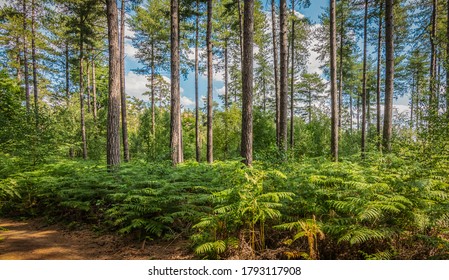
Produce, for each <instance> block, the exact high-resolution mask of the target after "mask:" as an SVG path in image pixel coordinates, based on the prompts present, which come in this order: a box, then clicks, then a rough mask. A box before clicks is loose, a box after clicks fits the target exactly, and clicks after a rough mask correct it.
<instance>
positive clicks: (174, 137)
mask: <svg viewBox="0 0 449 280" xmlns="http://www.w3.org/2000/svg"><path fill="white" fill-rule="evenodd" d="M170 13H171V37H170V41H171V106H170V111H171V115H170V116H171V125H170V136H171V137H170V138H171V139H170V147H171V158H172V162H173V165H177V164H178V163H181V162H183V152H182V142H181V141H182V140H181V133H182V131H181V96H180V92H179V3H178V0H172V1H171V9H170Z"/></svg>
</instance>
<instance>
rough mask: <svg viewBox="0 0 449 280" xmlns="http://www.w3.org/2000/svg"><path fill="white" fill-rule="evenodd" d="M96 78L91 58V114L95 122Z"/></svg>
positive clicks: (93, 62)
mask: <svg viewBox="0 0 449 280" xmlns="http://www.w3.org/2000/svg"><path fill="white" fill-rule="evenodd" d="M96 79H97V77H96V74H95V57H92V99H93V100H92V112H93V115H94V121H96V120H97V80H96Z"/></svg>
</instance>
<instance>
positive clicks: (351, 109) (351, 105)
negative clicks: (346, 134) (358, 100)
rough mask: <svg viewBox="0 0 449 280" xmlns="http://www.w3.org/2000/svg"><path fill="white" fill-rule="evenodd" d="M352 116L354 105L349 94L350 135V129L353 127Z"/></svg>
mask: <svg viewBox="0 0 449 280" xmlns="http://www.w3.org/2000/svg"><path fill="white" fill-rule="evenodd" d="M353 116H354V104H353V99H352V94H349V131H350V133H351V135H352V129H353V126H354V122H353V120H352V117H353Z"/></svg>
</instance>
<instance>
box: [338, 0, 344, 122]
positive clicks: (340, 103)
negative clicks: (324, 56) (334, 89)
mask: <svg viewBox="0 0 449 280" xmlns="http://www.w3.org/2000/svg"><path fill="white" fill-rule="evenodd" d="M341 2H342V4H341V8H340V12H341V14H340V15H341V19H340V21H341V23H340V48H339V54H340V59H339V64H340V67H339V71H338V129H341V126H342V124H341V119H342V115H341V113H342V106H343V46H344V38H345V34H344V24H345V18H344V14H343V1H341Z"/></svg>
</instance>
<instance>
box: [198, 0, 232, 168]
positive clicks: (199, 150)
mask: <svg viewBox="0 0 449 280" xmlns="http://www.w3.org/2000/svg"><path fill="white" fill-rule="evenodd" d="M199 6H200V3H199V0H196V13H197V14H196V21H195V151H196V161H197V162H200V161H201V147H200V120H199V118H200V114H199V100H198V99H199V92H198V72H199V69H198V67H199V65H198V64H199V61H198V40H199V21H200V19H199V17H200V16H199V9H200V7H199ZM226 51H227V49H226V45H225V109H227V105H228V104H227V101H228V100H227V52H226Z"/></svg>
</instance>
